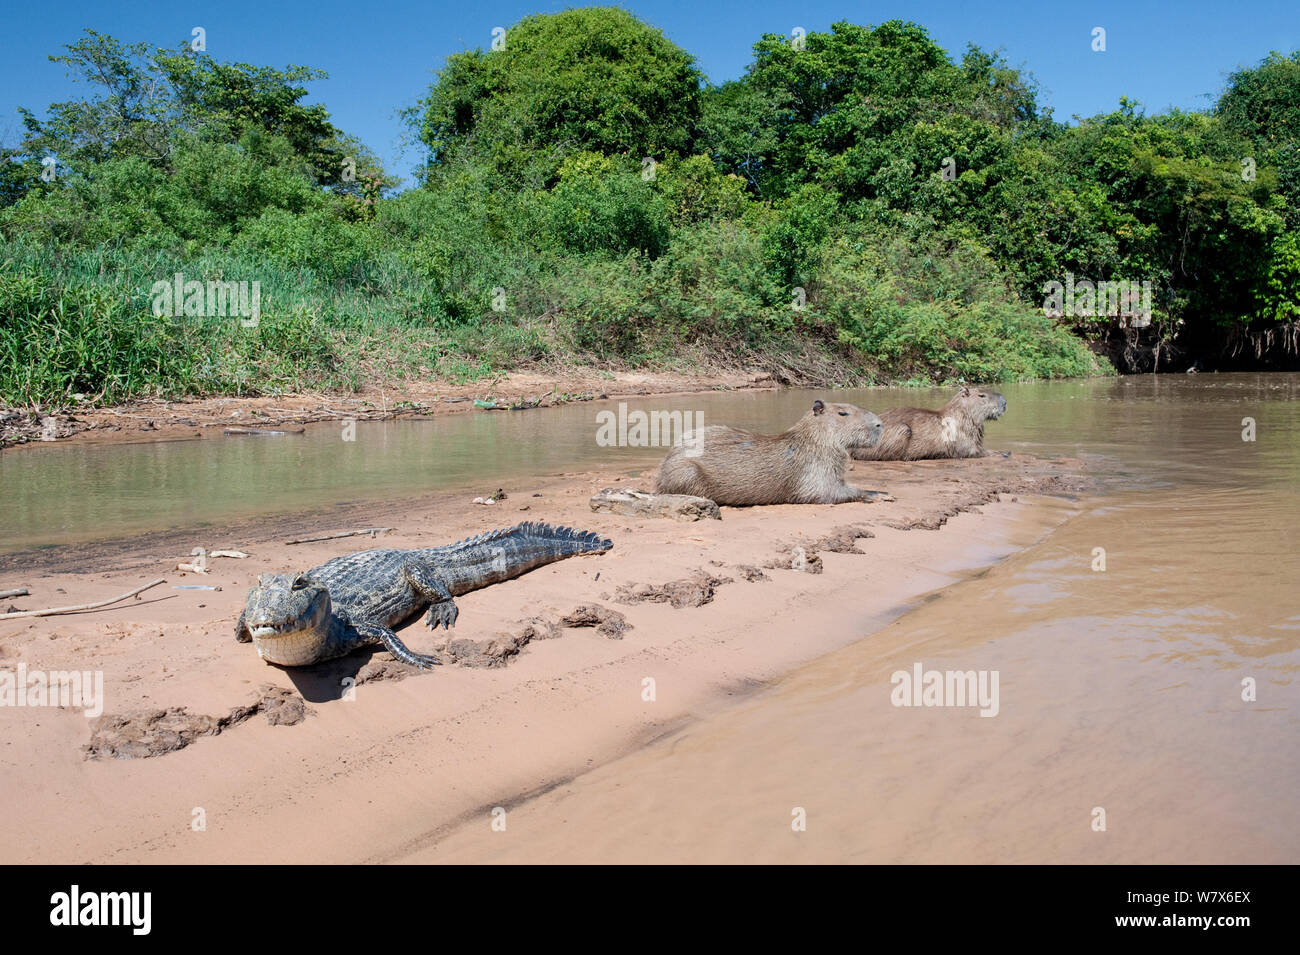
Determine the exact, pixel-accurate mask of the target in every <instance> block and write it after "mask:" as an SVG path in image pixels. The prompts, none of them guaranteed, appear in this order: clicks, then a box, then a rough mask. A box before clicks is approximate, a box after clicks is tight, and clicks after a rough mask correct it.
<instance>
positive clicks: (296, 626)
mask: <svg viewBox="0 0 1300 955" xmlns="http://www.w3.org/2000/svg"><path fill="white" fill-rule="evenodd" d="M329 615H330V592H329V590H328V589H327V588H326V586H325V585H324V584H322V583H321V582H320V581H317V580H313V579H312V578H310V577H308V576H307V575H306V574H262V575H261V576H260V577H258V578H257V586H256V587H254V588H252V589H251V590H249V592H248V599H247V600H246V601H245V602H244V625H245V626H246V627H248V632H249V633H250V634H251V635H252V637H253V644H254V645H255V646H256V647H257V653H258V655H259V656H260V657H261V658H262V659H263V660H269V661H270V662H272V663H280V664H283V665H286V666H292V665H294V662H293V661H294V660H295V659H296V658H297V657H299V656H302V655H311V654H314V653H315V652H316V650H317V649H318V648H319V646H320V643H321V641H322V640H324V639H326V636H327V634H328V632H329V625H328V621H329Z"/></svg>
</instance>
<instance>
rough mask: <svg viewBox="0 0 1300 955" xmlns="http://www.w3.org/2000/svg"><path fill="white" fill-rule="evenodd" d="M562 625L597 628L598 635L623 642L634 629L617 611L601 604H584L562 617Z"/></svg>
mask: <svg viewBox="0 0 1300 955" xmlns="http://www.w3.org/2000/svg"><path fill="white" fill-rule="evenodd" d="M560 623H561V624H563V625H564V626H566V627H595V628H596V632H597V633H601V634H604V635H605V636H607V637H609V639H611V640H622V639H623V634H624V633H626V632H627V631H628V630H632V629H634V628H633V626H632V625H631V624H630V623H628V622H627V618H626V617H624V616H623V615H622V614H621V613H619V612H618V611H617V610H610V609H609V608H608V607H602V606H601V605H600V604H583V605H582V606H581V607H579V608H578V609H577V610H575V611H573V613H571V614H567V615H566V616H563V617H561V618H560Z"/></svg>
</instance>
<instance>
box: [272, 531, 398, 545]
mask: <svg viewBox="0 0 1300 955" xmlns="http://www.w3.org/2000/svg"><path fill="white" fill-rule="evenodd" d="M391 530H392V528H391V527H367V528H365V529H364V530H359V531H344V532H343V533H342V534H326V535H325V536H324V537H300V538H298V539H297V540H291V541H285V543H286V544H314V543H316V541H332V540H337V539H338V538H340V537H356V536H358V535H359V534H369V535H370V536H371V537H374V536H375V535H376V534H381V533H384V532H386V531H391Z"/></svg>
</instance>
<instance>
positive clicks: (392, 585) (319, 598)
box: [235, 523, 614, 668]
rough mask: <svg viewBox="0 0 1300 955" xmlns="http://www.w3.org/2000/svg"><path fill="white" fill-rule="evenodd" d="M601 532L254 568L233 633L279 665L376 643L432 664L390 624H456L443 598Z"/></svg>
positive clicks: (490, 538)
mask: <svg viewBox="0 0 1300 955" xmlns="http://www.w3.org/2000/svg"><path fill="white" fill-rule="evenodd" d="M613 546H614V545H613V543H612V542H611V541H610V540H609V539H608V538H601V537H597V536H596V535H595V534H592V533H588V532H584V531H576V530H572V529H571V528H568V527H552V526H551V525H549V524H538V523H525V524H519V525H517V526H516V527H509V528H505V529H504V530H498V531H489V532H488V533H486V534H480V535H479V536H477V537H470V538H468V539H466V540H463V541H460V542H459V543H456V544H449V545H447V546H446V547H429V548H424V549H421V550H396V549H393V548H380V549H378V550H365V551H360V552H358V553H355V554H347V555H346V556H343V557H335V558H334V559H333V560H330V561H326V562H325V563H323V564H321V565H320V566H319V567H315V568H313V569H311V570H309V571H307V572H306V573H305V574H297V575H294V574H263V575H262V576H261V577H260V578H259V582H258V586H256V587H254V588H252V589H251V590H249V592H248V598H247V600H246V601H245V605H244V611H243V613H241V614H240V615H239V622H238V623H237V624H236V625H235V639H236V640H238V641H239V642H240V643H247V642H249V641H250V640H251V641H252V643H253V645H254V646H255V647H256V648H257V655H258V656H259V657H261V658H262V659H263V660H265V661H266V662H267V663H275V664H278V665H280V666H309V665H311V664H313V663H320V662H321V661H322V660H332V659H334V658H335V657H341V656H344V655H345V654H348V653H351V652H352V651H353V650H356V649H358V648H359V647H365V646H373V645H375V644H382V645H383V646H384V647H385V648H386V649H387V650H388V651H389V652H390V653H392V654H393V656H395V657H397V659H399V660H401V661H402V662H404V663H409V664H412V665H413V666H418V667H425V668H428V667H431V666H434V665H436V664H437V663H438V662H439V661H438V659H437V657H434V656H430V655H429V654H424V653H415V652H414V651H412V650H409V649H407V647H406V645H405V644H404V643H402V641H401V640H399V639H398V637H397V634H396V633H395V632H394V629H393V628H394V627H399V626H401V625H402V624H403V623H406V622H407V621H408V620H410V619H412V618H413V617H415V616H416V615H418V614H419V613H420V611H421V610H423V609H424V608H425V607H428V608H429V612H428V614H427V615H426V616H425V620H424V622H425V623H426V624H427V625H428V626H429V627H430V629H434V630H436V629H437V628H438V626H439V625H440V624H441V625H442V628H443V629H444V630H446V629H450V628H451V627H452V626H453V625H454V624H455V623H456V616H457V614H458V613H459V611H458V610H457V609H456V604H455V603H454V602H453V600H452V598H454V597H459V596H460V595H461V594H464V593H468V592H469V591H471V590H477V589H478V588H480V587H486V586H487V585H488V584H496V583H500V582H501V581H503V580H509V579H511V578H512V577H518V576H519V575H520V574H523V573H527V572H528V571H530V570H532V569H534V568H536V567H541V566H542V565H543V564H550V563H553V562H554V561H557V560H563V559H564V558H566V557H572V556H575V555H578V554H602V553H604V552H605V551H607V550H609V549H610V548H611V547H613Z"/></svg>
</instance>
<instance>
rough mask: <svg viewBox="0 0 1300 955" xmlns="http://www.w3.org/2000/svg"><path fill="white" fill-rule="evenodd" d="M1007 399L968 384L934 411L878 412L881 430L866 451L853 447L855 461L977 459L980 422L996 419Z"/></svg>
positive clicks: (981, 441)
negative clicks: (877, 439)
mask: <svg viewBox="0 0 1300 955" xmlns="http://www.w3.org/2000/svg"><path fill="white" fill-rule="evenodd" d="M1006 410H1007V399H1006V398H1003V397H1002V396H1001V395H1000V394H998V393H997V392H996V391H988V390H987V389H982V388H972V387H970V386H969V385H967V386H966V387H964V388H962V390H961V391H959V392H957V396H956V397H955V398H953V399H952V401H950V402H948V403H947V404H946V405H944V406H943V407H942V408H941V409H939V410H938V411H927V410H926V409H924V408H891V409H890V410H888V411H885V412H882V413H881V415H880V420H881V421H882V422H883V423H884V426H885V430H884V433H883V434H881V436H880V441H879V442H877V443H876V444H875V445H873V446H872V447H869V448H855V449H854V450H853V452H852V453H853V457H855V458H857V459H858V460H859V461H919V460H921V459H922V458H979V457H983V456H985V455H987V454H992V453H993V452H991V451H985V450H984V422H985V421H987V420H988V419H989V418H1000V417H1002V413H1003V412H1004V411H1006Z"/></svg>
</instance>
